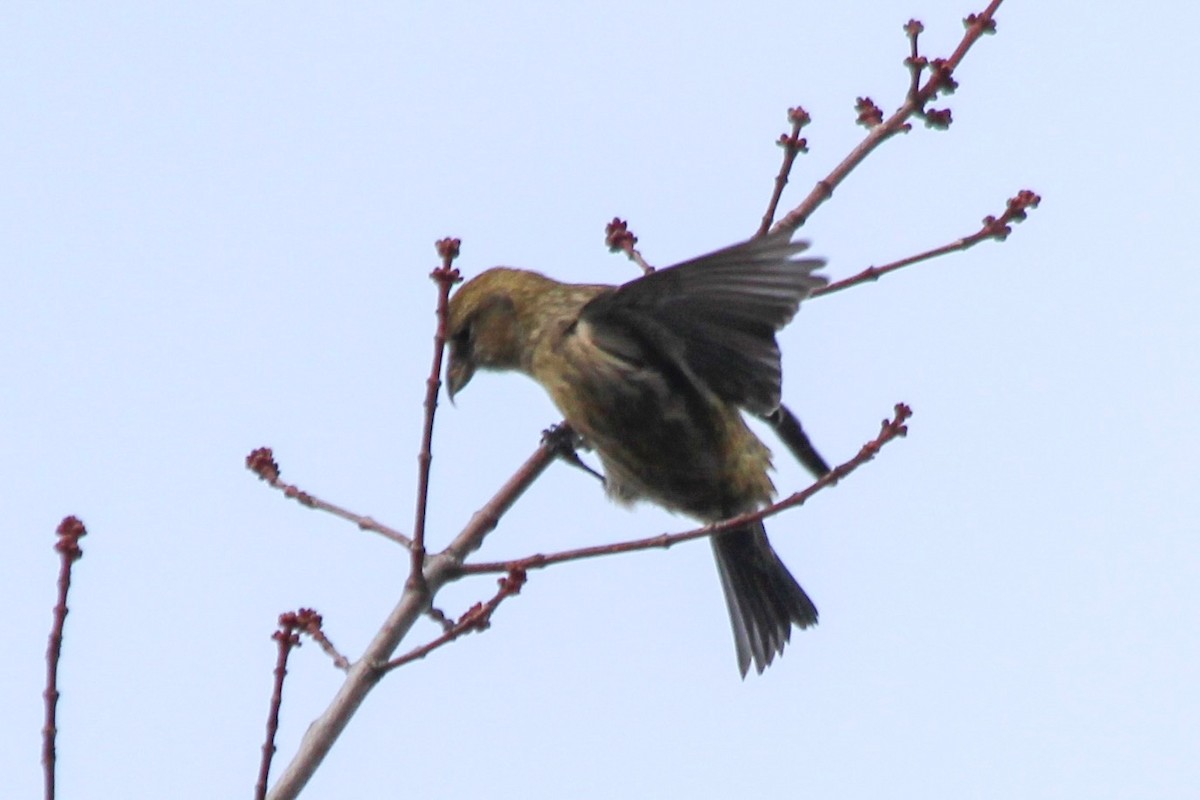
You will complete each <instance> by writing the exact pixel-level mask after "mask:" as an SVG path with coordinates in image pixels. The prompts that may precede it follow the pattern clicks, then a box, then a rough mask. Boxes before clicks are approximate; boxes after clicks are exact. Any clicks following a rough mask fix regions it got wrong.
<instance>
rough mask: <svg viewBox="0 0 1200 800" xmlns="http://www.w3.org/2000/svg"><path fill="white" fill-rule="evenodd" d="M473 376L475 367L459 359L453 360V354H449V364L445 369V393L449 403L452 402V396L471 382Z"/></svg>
mask: <svg viewBox="0 0 1200 800" xmlns="http://www.w3.org/2000/svg"><path fill="white" fill-rule="evenodd" d="M474 374H475V365H474V364H472V363H471V362H470V361H464V360H463V359H460V358H455V357H454V353H453V352H451V353H450V363H449V365H448V366H447V367H446V393H447V395H449V397H450V402H451V403H453V402H454V395H456V394H458V393H459V391H460V390H461V389H462V388H463V387H464V386H466V385H467V384H468V383H470V381H471V376H472V375H474Z"/></svg>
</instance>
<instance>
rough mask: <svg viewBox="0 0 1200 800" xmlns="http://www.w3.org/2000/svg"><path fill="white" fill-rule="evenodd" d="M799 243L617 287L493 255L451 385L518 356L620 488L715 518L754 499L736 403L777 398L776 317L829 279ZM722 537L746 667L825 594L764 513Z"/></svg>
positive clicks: (750, 453)
mask: <svg viewBox="0 0 1200 800" xmlns="http://www.w3.org/2000/svg"><path fill="white" fill-rule="evenodd" d="M803 248H804V245H802V244H792V243H790V242H789V241H788V239H786V238H780V237H774V238H771V239H760V240H752V241H751V242H748V243H745V244H743V245H739V246H736V247H734V248H727V249H726V250H723V251H718V252H717V253H714V254H712V255H710V256H706V257H703V258H701V259H697V260H695V261H694V262H689V263H687V264H683V265H680V266H678V267H673V268H668V269H666V270H662V271H660V272H658V273H654V274H653V275H650V276H647V277H645V278H641V279H638V280H636V281H632V282H630V283H629V284H625V285H624V286H621V287H614V286H605V285H595V284H591V285H576V284H563V283H559V282H557V281H554V280H552V279H550V278H547V277H545V276H543V275H541V274H538V273H535V272H529V271H526V270H517V269H509V268H503V267H498V268H495V269H491V270H488V271H486V272H484V273H482V274H480V275H479V276H477V277H476V278H474V279H472V280H471V281H469V282H467V283H466V284H464V285H463V286H462V287H461V288H460V289H459V290H458V291H457V292H456V293H455V294H454V296H453V297H452V298H451V301H450V317H449V330H450V363H449V368H448V381H449V388H450V392H451V394H452V395H453V394H454V393H455V392H457V391H459V390H461V389H462V388H463V387H464V386H465V385H466V383H467V382H468V381H469V380H470V379H471V376H472V375H473V374H474V371H475V369H476V368H482V369H500V370H516V371H519V372H523V373H525V374H527V375H529V376H530V377H532V378H533V379H534V380H536V381H537V382H538V383H540V384H541V385H542V386H543V387H544V388H545V389H546V391H547V392H548V393H549V394H550V397H551V398H552V399H553V401H554V403H555V405H557V406H558V408H559V410H560V411H561V412H562V413H563V416H564V417H565V419H566V420H567V422H568V423H570V424H571V426H572V427H573V428H574V429H575V430H576V431H577V432H578V433H579V434H580V435H582V436H583V438H584V440H585V441H586V443H587V444H588V445H589V446H591V447H592V448H594V449H595V450H596V452H597V453H598V454H599V456H600V460H601V462H602V463H603V466H604V471H605V476H606V486H607V490H608V493H609V495H610V496H611V497H613V499H615V500H618V501H621V502H631V501H634V500H637V499H647V500H651V501H653V502H656V503H658V504H660V505H662V506H665V507H666V508H669V509H672V510H675V511H679V512H682V513H685V514H688V515H690V516H692V517H695V518H697V519H699V520H702V521H705V522H716V521H719V520H722V519H726V518H728V517H731V516H734V515H736V514H740V513H743V512H746V511H751V510H754V509H756V508H759V507H761V506H763V505H765V504H767V503H769V502H770V499H771V497H772V495H773V494H774V487H773V485H772V483H771V480H770V478H769V477H768V474H767V473H768V470H769V469H770V466H771V458H770V452H769V451H768V450H767V448H766V446H765V445H764V444H763V443H762V442H761V441H760V440H759V439H758V437H757V436H755V435H754V433H753V432H751V430H750V429H749V428H748V427H747V425H746V423H745V421H744V419H743V417H742V411H741V409H743V408H744V409H747V410H749V411H752V412H754V413H758V414H760V415H761V414H767V413H770V412H772V411H774V410H776V409H778V408H779V367H778V361H779V357H778V349H777V347H776V345H775V340H774V333H775V331H776V330H777V329H778V328H779V327H782V325H783V324H785V323H786V322H787V321H788V320H789V319H790V318H791V316H792V314H793V313H794V312H795V310H796V307H797V305H798V304H799V302H800V300H801V299H802V298H803V297H804V296H806V295H807V293H808V292H809V291H810V290H811V289H812V288H813V287H814V286H817V285H820V284H821V282H822V279H821V278H819V277H818V276H814V275H813V274H812V272H813V270H814V269H815V268H816V267H817V266H819V265H820V263H821V262H820V261H817V260H812V259H810V260H795V259H792V258H791V256H792V255H794V254H795V253H797V252H799V251H800V250H802V249H803ZM817 458H818V460H819V457H817ZM713 546H714V549H715V552H716V555H717V563H718V568H719V572H720V574H721V579H722V585H723V587H724V589H725V594H726V600H727V602H728V604H729V610H730V616H731V619H732V621H733V626H734V634H735V641H736V644H737V646H738V661H739V667H740V669H741V671H742V673H743V674H745V672H746V670H747V668H748V665H749V663H750V661H751V659H753V661H754V662H755V664H756V666H757V667H758V669H759V671H762V669H763V668H764V667H765V666H766V665H767V664H769V663H770V662H771V660H772V659H773V657H774V656H775V655H776V654H778V653H780V652H782V649H783V645H784V643H785V642H786V641H787V639H788V637H789V635H790V627H791V625H792V624H793V623H794V624H796V625H799V626H801V627H806V626H807V625H810V624H813V623H815V622H816V609H815V607H813V605H812V603H811V601H809V600H808V597H807V596H806V595H805V594H804V592H803V590H802V589H800V586H799V584H797V583H796V582H795V580H794V579H793V578H792V577H791V575H790V573H788V572H787V569H786V567H784V566H783V564H782V562H780V561H779V559H778V557H777V556H776V555H775V553H774V551H773V550H772V549H771V547H770V544H769V543H768V542H767V539H766V534H765V531H764V530H763V527H762V525H761V524H759V525H753V526H748V527H747V528H746V529H744V530H738V531H733V532H730V533H728V534H724V535H722V536H719V537H715V538H714V541H713Z"/></svg>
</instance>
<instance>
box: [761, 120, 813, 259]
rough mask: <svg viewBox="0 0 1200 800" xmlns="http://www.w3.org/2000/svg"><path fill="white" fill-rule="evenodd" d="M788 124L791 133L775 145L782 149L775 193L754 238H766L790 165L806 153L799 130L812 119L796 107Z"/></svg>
mask: <svg viewBox="0 0 1200 800" xmlns="http://www.w3.org/2000/svg"><path fill="white" fill-rule="evenodd" d="M788 122H790V123H792V132H791V133H781V134H780V135H779V139H778V141H776V144H778V145H779V146H780V147H782V148H783V163H782V164H781V165H780V167H779V174H777V175H776V176H775V191H774V192H773V193H772V194H771V200H770V201H769V202H768V203H767V211H766V213H765V214H763V218H762V223H761V224H760V225H759V226H758V232H757V233H755V234H754V235H755V236H766V235H767V231H769V230H770V229H771V223H772V222H774V221H775V211H776V209H778V208H779V199H780V198H781V197H783V189H784V187H785V186H787V184H788V176H789V175H791V173H792V164H794V163H795V162H796V156H798V155H800V154H801V153H807V152H808V140H807V139H801V138H800V129H801V128H803V127H804V126H805V125H807V124H808V123H810V122H812V117H810V116H809V115H808V112H807V111H805V110H804V109H803V108H801V107H800V106H796V107H795V108H789V109H788Z"/></svg>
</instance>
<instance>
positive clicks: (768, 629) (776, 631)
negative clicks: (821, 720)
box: [712, 522, 817, 678]
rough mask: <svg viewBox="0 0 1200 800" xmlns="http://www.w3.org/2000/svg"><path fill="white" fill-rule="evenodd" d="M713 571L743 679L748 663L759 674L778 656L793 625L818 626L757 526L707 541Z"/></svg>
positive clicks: (804, 598)
mask: <svg viewBox="0 0 1200 800" xmlns="http://www.w3.org/2000/svg"><path fill="white" fill-rule="evenodd" d="M712 544H713V553H714V554H715V555H716V557H717V572H718V573H720V575H721V588H722V589H724V590H725V602H726V604H727V605H728V606H729V621H730V622H731V623H732V624H733V640H734V644H735V645H736V646H737V660H738V669H739V670H741V672H742V677H743V678H744V677H746V672H747V671H748V670H749V669H750V661H751V660H753V661H754V666H755V668H756V669H757V670H758V672H759V673H761V672H762V671H763V670H764V669H766V668H767V666H768V665H769V664H770V663H771V662H772V661H773V660H774V659H775V656H776V655H779V654H782V653H783V646H784V645H785V644H787V642H788V639H790V638H791V635H792V625H793V624H794V625H796V626H797V627H799V628H807V627H808V626H810V625H816V624H817V607H816V606H814V605H813V602H812V600H809V599H808V595H806V594H805V593H804V590H803V589H801V588H800V584H799V583H797V582H796V579H795V578H793V577H792V573H790V572H788V568H787V567H785V566H784V565H783V562H782V561H780V560H779V556H777V555H776V554H775V551H774V550H772V549H771V543H770V542H769V541H767V532H766V529H765V528H763V525H762V523H761V522H759V523H756V524H753V525H749V526H747V527H746V528H741V529H738V530H735V531H729V532H728V533H722V534H718V535H717V536H714V537H713V539H712Z"/></svg>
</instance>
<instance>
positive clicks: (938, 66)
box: [772, 0, 1003, 230]
mask: <svg viewBox="0 0 1200 800" xmlns="http://www.w3.org/2000/svg"><path fill="white" fill-rule="evenodd" d="M1001 2H1003V0H991V2H990V3H988V6H987V8H986V9H984V10H983V12H982V13H980V14H970V15H969V16H967V18H966V19H965V20H963V24H964V26H965V28H966V32H965V33H964V34H963V38H962V40H961V41H960V42H959V43H958V47H957V48H955V50H954V52H953V53H952V54H951V55H950V57H949V58H944V59H933V61H932V62H926V61H925V59H924V57H923V56H921V55H920V54H919V53H918V51H917V44H916V43H917V35H918V34H919V33H920V23H916V22H912V21H910V22H909V23H908V24H907V25H905V31H906V33H907V34H908V36H909V41H910V43H911V46H910V55H909V58H908V59H907V60H906V61H905V63H906V64H907V65H908V67H909V69H910V70H911V71H914V76H913V82H912V84H911V86H910V88H909V91H908V95H907V97H906V98H905V101H904V103H903V104H902V105H901V106H900V107H899V108H898V109H896V111H895V112H893V113H892V115H891V116H890V117H888V118H887V119H883V118H882V117H883V114H882V112H881V111H879V108H878V106H876V105H875V104H874V103H873V102H871V100H870V98H859V101H858V106H857V110H858V114H859V121H860V122H862V123H863V124H865V125H867V126H868V127H869V128H870V132H869V133H867V135H866V137H865V138H864V139H863V140H862V141H861V142H859V144H858V146H857V147H855V148H854V149H853V150H851V151H850V154H849V155H848V156H846V157H845V158H844V159H842V162H841V163H840V164H838V165H837V166H836V167H834V168H833V171H832V172H830V173H829V174H828V175H826V176H825V178H823V179H822V180H820V181H817V184H816V186H814V187H813V189H812V191H810V192H809V194H808V196H807V197H805V198H804V200H802V201H801V202H800V205H798V206H796V207H795V208H794V209H792V210H791V211H790V212H788V213H787V214H786V215H785V216H784V217H783V218H782V219H780V220H779V221H778V222H776V223H775V225H774V227H773V228H772V230H783V229H788V230H796V229H797V228H799V227H800V226H801V225H803V224H804V223H805V222H806V221H807V220H808V218H809V217H810V216H812V213H813V212H814V211H816V210H817V208H818V207H820V206H821V204H822V203H824V202H825V201H826V200H828V199H829V198H830V197H832V196H833V190H834V189H836V188H837V187H838V186H839V185H840V184H841V183H842V181H844V180H845V179H846V176H848V175H849V174H850V173H851V172H852V171H853V170H854V168H855V167H857V166H858V165H859V164H860V163H862V162H863V160H864V159H866V157H867V156H868V155H870V154H871V152H872V151H873V150H874V149H875V148H876V147H879V145H881V144H883V143H884V142H886V141H887V140H888V139H890V138H892V137H893V136H895V135H896V134H897V133H903V132H906V131H908V130H909V128H910V127H911V125H910V124H909V120H910V119H912V118H913V117H914V116H916V117H921V118H923V119H924V120H925V123H926V124H927V125H929V126H930V127H943V128H944V127H946V126H947V125H949V124H950V113H949V112H948V111H945V110H935V109H927V108H926V106H927V105H928V103H929V102H930V101H931V100H933V99H934V98H936V97H937V96H938V95H939V94H950V93H951V92H953V91H954V89H955V88H957V84H956V83H955V82H954V78H953V74H954V70H955V69H957V68H958V65H959V64H960V63H961V62H962V60H963V58H964V57H965V56H966V55H967V51H968V50H970V49H971V45H973V44H975V42H976V41H977V40H978V39H979V38H980V37H981V36H983V35H984V34H986V33H995V31H996V22H995V20H994V19H993V16H994V15H995V13H996V10H997V9H998V8H1000V3H1001ZM925 72H928V78H927V79H926V80H925V83H924V84H923V85H922V84H920V75H921V74H924V73H925ZM785 177H786V176H785Z"/></svg>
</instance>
